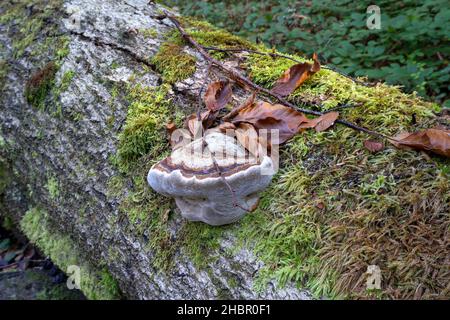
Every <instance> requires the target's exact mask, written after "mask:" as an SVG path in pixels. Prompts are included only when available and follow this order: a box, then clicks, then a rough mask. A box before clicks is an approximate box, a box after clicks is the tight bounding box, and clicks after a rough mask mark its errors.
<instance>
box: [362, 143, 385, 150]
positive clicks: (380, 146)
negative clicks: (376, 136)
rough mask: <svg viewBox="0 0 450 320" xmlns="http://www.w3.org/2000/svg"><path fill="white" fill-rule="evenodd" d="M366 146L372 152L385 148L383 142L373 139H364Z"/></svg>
mask: <svg viewBox="0 0 450 320" xmlns="http://www.w3.org/2000/svg"><path fill="white" fill-rule="evenodd" d="M363 144H364V147H365V148H366V149H367V150H369V151H370V152H373V153H376V152H378V151H381V150H383V148H384V145H383V143H381V142H378V141H373V140H366V141H364V143H363Z"/></svg>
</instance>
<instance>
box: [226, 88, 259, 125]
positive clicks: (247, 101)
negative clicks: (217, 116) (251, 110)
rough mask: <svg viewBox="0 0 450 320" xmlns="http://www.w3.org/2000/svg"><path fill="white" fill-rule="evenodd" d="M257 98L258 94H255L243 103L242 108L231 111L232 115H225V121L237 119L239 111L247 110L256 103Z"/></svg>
mask: <svg viewBox="0 0 450 320" xmlns="http://www.w3.org/2000/svg"><path fill="white" fill-rule="evenodd" d="M255 98H256V92H253V93H252V94H251V95H250V96H249V97H248V98H247V99H246V100H245V101H244V103H242V104H241V105H240V106H238V107H236V108H233V110H231V111H230V113H228V114H227V115H225V116H224V117H223V120H225V121H228V120H230V119H232V118H233V117H235V116H236V115H237V114H238V113H239V111H241V110H242V109H245V108H247V107H249V106H251V105H252V104H253V103H254V102H255Z"/></svg>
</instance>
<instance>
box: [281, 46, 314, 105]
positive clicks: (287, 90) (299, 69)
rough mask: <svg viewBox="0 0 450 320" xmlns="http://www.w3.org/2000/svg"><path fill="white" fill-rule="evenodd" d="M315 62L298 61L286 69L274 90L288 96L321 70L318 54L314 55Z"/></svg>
mask: <svg viewBox="0 0 450 320" xmlns="http://www.w3.org/2000/svg"><path fill="white" fill-rule="evenodd" d="M313 60H314V63H313V64H311V63H308V62H304V63H298V64H295V65H293V66H292V67H290V68H289V69H288V70H286V71H285V72H284V73H283V75H282V76H281V78H280V79H278V80H277V82H276V83H275V85H274V87H273V88H272V92H273V93H275V94H278V95H280V96H283V97H286V96H288V95H290V94H291V93H292V92H294V90H295V89H297V88H298V87H300V85H301V84H302V83H303V82H305V81H306V79H308V78H309V77H310V76H311V75H313V74H314V73H316V72H317V71H319V70H320V62H319V60H318V59H317V54H315V53H314V55H313Z"/></svg>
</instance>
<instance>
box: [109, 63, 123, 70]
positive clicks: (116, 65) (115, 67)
mask: <svg viewBox="0 0 450 320" xmlns="http://www.w3.org/2000/svg"><path fill="white" fill-rule="evenodd" d="M109 67H110V68H111V70H114V69H117V68H119V67H120V64H119V63H118V62H116V61H114V62H113V63H111V65H110V66H109Z"/></svg>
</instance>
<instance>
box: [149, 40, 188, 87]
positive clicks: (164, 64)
mask: <svg viewBox="0 0 450 320" xmlns="http://www.w3.org/2000/svg"><path fill="white" fill-rule="evenodd" d="M152 63H153V64H154V65H155V66H156V69H157V70H158V71H159V72H160V73H161V75H162V78H163V80H164V81H165V82H167V83H175V82H177V81H181V80H183V79H186V78H188V77H190V76H191V75H192V74H194V72H195V58H194V57H193V56H191V55H190V54H187V53H185V52H183V47H181V46H180V45H178V44H175V43H171V42H166V43H164V44H163V45H161V47H160V48H159V51H158V53H157V54H156V55H155V56H154V57H153V58H152Z"/></svg>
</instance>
